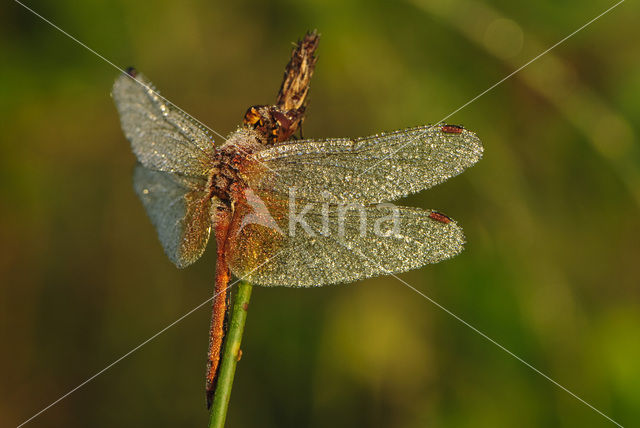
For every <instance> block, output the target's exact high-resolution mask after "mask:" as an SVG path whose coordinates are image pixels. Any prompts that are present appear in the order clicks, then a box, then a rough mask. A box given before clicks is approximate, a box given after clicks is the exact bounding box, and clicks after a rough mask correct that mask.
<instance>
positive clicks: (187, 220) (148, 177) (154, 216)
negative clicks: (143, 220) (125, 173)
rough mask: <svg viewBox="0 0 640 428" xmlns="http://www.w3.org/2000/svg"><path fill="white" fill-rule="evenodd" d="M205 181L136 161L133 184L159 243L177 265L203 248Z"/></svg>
mask: <svg viewBox="0 0 640 428" xmlns="http://www.w3.org/2000/svg"><path fill="white" fill-rule="evenodd" d="M205 184H206V183H205V182H203V181H202V180H199V179H195V178H191V177H185V176H180V175H177V174H172V173H168V172H163V171H154V170H151V169H148V168H145V167H144V166H142V165H140V164H138V165H136V168H135V171H134V173H133V185H134V188H135V191H136V193H137V194H138V197H140V200H141V201H142V204H143V205H144V207H145V209H146V211H147V214H148V215H149V218H150V219H151V222H152V223H153V225H154V226H155V228H156V231H157V232H158V237H159V238H160V243H161V244H162V247H163V248H164V251H165V253H166V254H167V256H169V259H171V261H172V262H173V263H174V264H175V265H176V266H178V267H179V268H183V267H186V266H188V265H190V264H191V263H193V262H195V261H196V260H197V259H198V258H200V256H201V255H202V253H203V252H204V250H205V247H206V245H207V241H208V240H209V234H210V231H211V223H212V213H213V207H212V202H211V198H209V197H208V193H207V192H206V191H205V190H203V189H204V187H205Z"/></svg>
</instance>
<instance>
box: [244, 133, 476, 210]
mask: <svg viewBox="0 0 640 428" xmlns="http://www.w3.org/2000/svg"><path fill="white" fill-rule="evenodd" d="M481 156H482V144H481V143H480V140H479V139H478V137H477V136H476V135H475V134H474V133H472V132H470V131H468V130H465V129H462V128H460V127H456V126H452V125H431V126H420V127H417V128H409V129H405V130H401V131H395V132H391V133H385V134H379V135H373V136H370V137H363V138H353V139H349V138H335V139H326V140H298V141H296V140H292V141H287V142H284V143H282V144H279V145H276V146H274V147H270V148H268V149H265V150H262V151H260V152H258V153H256V154H255V155H254V159H255V161H256V162H255V165H254V167H253V169H252V170H251V174H248V175H247V176H246V180H247V182H248V183H249V185H250V186H251V187H253V188H254V189H256V190H260V191H262V190H264V191H270V192H275V193H278V194H281V195H283V196H284V197H285V198H286V197H287V195H288V192H289V189H290V188H292V187H295V188H296V192H297V194H298V196H299V197H301V198H305V199H308V200H319V196H320V195H321V194H322V193H323V192H326V194H325V195H324V196H323V198H324V199H327V198H329V199H331V200H332V201H333V202H335V203H341V202H347V203H349V202H360V203H376V202H383V201H391V200H394V199H397V198H399V197H402V196H406V195H408V194H410V193H413V192H418V191H420V190H423V189H426V188H429V187H431V186H434V185H436V184H439V183H442V182H443V181H445V180H447V179H448V178H450V177H453V176H455V175H458V174H460V173H461V172H462V171H463V170H464V169H465V168H468V167H469V166H471V165H473V164H474V163H476V162H477V161H478V160H479V159H480V157H481Z"/></svg>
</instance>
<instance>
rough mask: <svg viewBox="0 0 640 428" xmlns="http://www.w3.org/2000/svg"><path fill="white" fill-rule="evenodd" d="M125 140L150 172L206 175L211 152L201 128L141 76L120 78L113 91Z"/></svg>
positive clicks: (212, 148)
mask: <svg viewBox="0 0 640 428" xmlns="http://www.w3.org/2000/svg"><path fill="white" fill-rule="evenodd" d="M112 96H113V100H114V102H115V104H116V108H117V109H118V113H119V114H120V123H121V125H122V130H123V131H124V134H125V136H126V137H127V139H128V140H129V142H131V147H132V149H133V152H134V153H135V155H136V156H137V158H138V160H139V161H140V163H142V165H144V166H146V167H147V168H150V169H155V170H158V171H167V172H178V173H181V174H186V175H191V176H202V175H205V174H206V172H207V170H208V168H209V167H210V164H211V159H212V155H213V151H214V143H213V139H212V138H211V137H210V136H209V134H208V133H207V131H206V130H205V129H204V127H203V126H202V125H200V124H198V123H197V122H196V121H195V120H193V119H191V118H190V117H189V116H187V115H186V114H185V113H183V112H182V111H180V110H178V109H177V108H176V107H175V106H173V105H172V104H170V103H168V102H167V101H165V100H164V99H163V98H162V97H160V96H159V95H158V93H157V91H156V90H155V89H154V88H153V86H152V84H151V82H150V81H148V80H147V79H146V78H145V76H143V75H142V74H140V73H135V72H131V74H122V75H120V76H119V77H118V79H116V82H115V83H114V85H113V90H112Z"/></svg>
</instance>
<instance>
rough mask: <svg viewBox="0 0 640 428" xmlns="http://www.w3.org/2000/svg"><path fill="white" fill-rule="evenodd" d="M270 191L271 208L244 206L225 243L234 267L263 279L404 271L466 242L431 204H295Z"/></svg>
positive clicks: (302, 281)
mask: <svg viewBox="0 0 640 428" xmlns="http://www.w3.org/2000/svg"><path fill="white" fill-rule="evenodd" d="M265 198H266V199H265ZM268 198H269V196H268V195H264V197H262V198H261V201H262V202H265V204H264V208H266V209H261V208H260V207H259V206H257V205H256V204H250V205H253V206H249V204H241V205H240V206H238V207H237V209H236V212H235V213H234V220H233V221H232V225H231V228H230V231H229V235H228V236H229V237H228V240H227V243H228V245H227V247H226V252H227V260H228V262H229V265H230V267H231V270H232V272H233V273H234V274H235V275H236V276H238V277H241V278H246V279H248V280H250V281H251V282H253V283H255V284H259V285H264V286H276V285H282V286H292V287H311V286H320V285H327V284H336V283H342V282H352V281H355V280H359V279H363V278H368V277H373V276H378V275H387V274H390V273H398V272H404V271H407V270H409V269H415V268H418V267H420V266H423V265H425V264H427V263H436V262H439V261H441V260H444V259H448V258H450V257H453V256H454V255H456V254H458V253H459V252H460V251H461V250H462V248H463V245H464V235H463V232H462V229H461V228H460V227H459V226H458V225H457V224H456V223H455V222H454V221H452V220H450V219H449V218H448V217H446V216H443V215H441V214H437V213H434V212H432V211H428V210H422V209H418V208H408V207H399V206H394V205H391V204H377V205H368V206H364V205H360V206H357V207H356V206H351V207H342V208H340V207H339V206H335V205H333V206H330V205H326V204H325V205H321V204H317V203H315V204H311V203H309V205H307V204H306V203H305V202H298V203H297V204H296V206H295V207H293V210H292V211H291V212H290V209H291V207H289V206H288V203H287V201H284V200H277V199H272V200H269V199H268ZM292 213H293V215H292ZM301 213H303V214H301Z"/></svg>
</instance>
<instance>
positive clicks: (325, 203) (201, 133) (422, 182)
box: [112, 69, 483, 406]
mask: <svg viewBox="0 0 640 428" xmlns="http://www.w3.org/2000/svg"><path fill="white" fill-rule="evenodd" d="M294 86H295V85H294ZM302 92H303V96H302V97H298V98H296V99H295V102H294V104H295V105H293V106H292V105H286V104H287V103H284V104H282V103H281V106H282V108H276V106H271V107H268V106H254V107H251V108H250V109H249V110H248V111H247V113H246V114H245V119H244V123H243V125H242V126H240V127H239V128H238V129H237V130H236V131H234V132H232V133H231V134H230V135H229V136H228V138H227V139H226V141H224V142H223V143H222V144H219V145H216V144H215V143H214V141H213V138H212V137H211V135H210V134H209V133H208V132H207V130H206V128H205V127H204V126H202V125H201V124H200V123H199V122H197V121H196V120H194V119H193V118H191V116H189V115H188V114H186V113H184V112H183V111H182V110H180V109H178V108H177V107H175V106H174V105H173V104H171V103H170V102H168V101H167V100H166V99H164V98H163V97H161V96H160V95H159V94H158V92H157V91H156V90H155V88H154V87H153V85H152V84H151V82H150V81H149V80H148V79H147V78H146V77H145V76H144V75H143V74H141V73H138V72H137V71H135V70H134V69H129V70H128V71H127V73H123V74H122V75H121V76H119V77H118V78H117V80H116V82H115V84H114V86H113V90H112V96H113V99H114V101H115V105H116V107H117V110H118V112H119V116H120V121H121V127H122V129H123V131H124V134H125V136H126V138H127V139H128V140H129V142H130V143H131V147H132V150H133V152H134V154H135V156H136V157H137V160H138V163H137V165H136V167H135V170H134V174H133V181H134V189H135V191H136V193H137V194H138V196H139V198H140V199H141V201H142V204H143V205H144V208H145V209H146V212H147V214H148V216H149V217H150V219H151V222H152V223H153V225H154V226H155V229H156V231H157V234H158V237H159V240H160V243H161V244H162V247H163V248H164V251H165V253H166V255H167V256H168V257H169V259H170V260H171V261H172V262H173V263H174V264H175V265H176V266H177V267H179V268H184V267H186V266H189V265H191V264H192V263H194V262H195V261H196V260H198V258H200V256H201V255H202V254H203V252H204V251H205V247H206V246H207V242H208V240H209V237H210V235H211V234H212V233H213V235H214V238H215V242H216V275H215V290H214V302H213V314H212V323H211V330H210V334H209V339H210V342H209V352H208V358H207V375H206V383H207V385H206V391H207V401H208V405H209V406H210V404H211V400H212V394H213V390H214V388H215V380H216V379H215V378H216V373H217V367H218V364H219V359H220V352H221V351H220V349H221V346H222V343H223V337H224V319H225V314H226V310H227V308H228V301H227V298H228V296H227V288H228V287H229V283H230V278H231V276H232V275H235V276H236V277H238V278H244V279H247V280H248V281H250V282H251V283H252V284H255V285H261V286H267V287H271V286H289V287H317V286H323V285H330V284H338V283H348V282H354V281H357V280H360V279H364V278H369V277H374V276H379V275H386V274H395V273H400V272H404V271H407V270H410V269H416V268H419V267H421V266H424V265H425V264H428V263H436V262H439V261H442V260H445V259H448V258H450V257H453V256H455V255H456V254H458V253H459V252H460V251H461V250H462V248H463V245H464V242H465V239H464V235H463V231H462V228H461V227H460V226H459V225H458V224H457V222H456V221H454V220H453V219H451V218H450V217H448V216H446V215H444V214H442V213H440V212H437V211H433V210H428V209H421V208H412V207H404V206H397V205H394V204H391V203H390V201H393V200H396V199H398V198H401V197H403V196H406V195H409V194H411V193H415V192H419V191H421V190H424V189H427V188H429V187H432V186H435V185H437V184H439V183H442V182H444V181H445V180H447V179H448V178H451V177H453V176H456V175H458V174H460V173H461V172H462V171H463V170H464V169H465V168H467V167H469V166H471V165H473V164H474V163H476V162H477V161H478V160H479V159H480V158H481V156H482V152H483V148H482V144H481V143H480V140H479V139H478V137H477V136H476V135H475V134H474V133H473V132H471V131H469V130H467V129H464V128H463V127H460V126H456V125H448V124H442V123H440V124H435V125H425V126H418V127H414V128H408V129H404V130H399V131H394V132H389V133H379V134H376V135H372V136H368V137H359V138H328V139H299V138H295V137H292V135H291V130H292V129H295V128H296V126H293V125H292V124H296V125H299V123H300V120H301V116H302V115H303V113H304V110H303V108H304V98H305V97H306V90H303V91H302ZM294 98H295V97H294ZM299 98H301V99H299Z"/></svg>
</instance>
